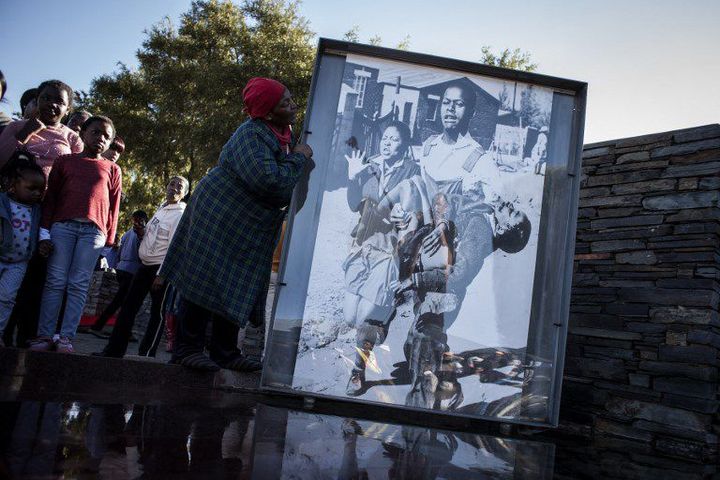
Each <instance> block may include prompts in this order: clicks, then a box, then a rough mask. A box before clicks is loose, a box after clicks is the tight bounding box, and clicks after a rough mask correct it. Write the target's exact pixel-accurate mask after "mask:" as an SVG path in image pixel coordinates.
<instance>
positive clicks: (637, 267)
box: [561, 125, 720, 462]
mask: <svg viewBox="0 0 720 480" xmlns="http://www.w3.org/2000/svg"><path fill="white" fill-rule="evenodd" d="M719 174H720V125H708V126H704V127H698V128H692V129H687V130H678V131H673V132H665V133H658V134H653V135H646V136H642V137H634V138H627V139H621V140H614V141H609V142H602V143H596V144H592V145H586V146H585V148H584V153H583V177H582V181H581V190H580V210H579V218H578V229H577V243H576V250H575V254H576V255H575V274H574V279H573V292H572V303H571V313H570V326H569V336H568V344H567V355H566V365H565V378H564V383H563V402H562V409H561V417H562V420H561V421H562V422H563V424H564V425H565V426H568V425H573V424H574V425H575V426H577V425H584V426H591V430H589V431H591V432H592V434H594V436H601V437H607V438H614V439H616V440H617V441H618V442H620V443H618V444H619V445H621V450H625V449H626V448H627V447H626V444H625V443H622V442H627V443H630V444H634V445H637V446H641V447H642V448H641V450H642V451H643V452H644V454H645V455H653V456H657V455H662V456H671V457H673V456H674V457H680V458H686V459H693V460H695V461H697V462H708V461H715V462H716V461H717V442H718V434H720V422H719V416H718V394H719V391H718V354H719V352H720V319H719V317H718V302H719V300H720V283H719V282H718V278H719V276H718V272H719V268H720V267H719V265H720V264H719V262H718V260H719V259H720V257H719V254H720V252H719V248H720V223H719V220H720V209H719V208H718V196H719V194H720V175H719Z"/></svg>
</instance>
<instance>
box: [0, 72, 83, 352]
mask: <svg viewBox="0 0 720 480" xmlns="http://www.w3.org/2000/svg"><path fill="white" fill-rule="evenodd" d="M73 95H74V94H73V91H72V89H71V88H70V87H69V86H68V85H67V84H65V83H63V82H61V81H59V80H48V81H46V82H42V83H41V84H40V85H39V87H38V88H33V89H31V90H28V91H26V92H25V93H24V94H23V98H22V99H21V106H22V105H23V104H25V106H24V107H23V115H24V118H25V119H24V120H18V121H16V122H12V123H10V124H9V125H8V126H7V127H5V130H3V132H2V134H0V168H2V166H3V165H5V163H6V162H7V160H8V159H9V158H10V157H11V156H12V154H13V153H14V152H16V151H19V150H23V151H26V152H29V153H31V154H33V155H34V156H35V160H36V162H37V164H38V165H40V167H42V169H43V172H44V173H45V179H46V180H47V178H48V175H49V174H50V171H51V170H52V166H53V163H54V162H55V159H56V158H57V157H59V156H60V155H68V154H71V153H80V152H81V151H82V149H83V144H82V140H80V137H79V136H78V134H77V133H75V132H73V131H72V130H70V129H69V128H68V127H66V126H65V125H63V124H62V123H60V121H61V120H62V119H63V118H64V117H65V115H67V113H68V110H69V109H70V108H71V107H72V100H73ZM46 270H47V259H46V258H44V257H41V256H39V255H35V256H33V257H32V258H31V259H30V262H29V263H28V268H27V272H26V273H25V279H24V280H23V283H22V286H21V287H20V290H19V292H18V294H17V302H16V304H15V309H14V310H13V314H12V316H11V317H10V323H9V325H8V328H6V330H5V336H4V340H5V343H6V344H7V345H10V344H12V343H13V336H14V335H13V334H14V330H15V328H16V327H17V338H16V339H15V341H14V343H15V344H16V345H17V346H23V347H24V346H25V345H26V343H27V342H28V341H29V340H30V339H32V338H33V337H34V336H35V334H36V333H37V322H38V315H39V313H40V301H41V296H42V289H43V285H44V284H45V275H46Z"/></svg>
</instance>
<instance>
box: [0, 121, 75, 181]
mask: <svg viewBox="0 0 720 480" xmlns="http://www.w3.org/2000/svg"><path fill="white" fill-rule="evenodd" d="M25 123H27V120H17V121H15V122H12V123H10V124H9V125H8V126H7V127H5V130H3V132H2V134H1V135H0V168H1V167H2V166H3V165H5V163H7V161H8V160H9V159H10V156H11V155H12V154H13V153H14V152H15V150H17V149H19V148H22V147H23V144H22V143H20V142H19V141H18V140H17V138H15V134H16V133H17V132H19V131H20V130H21V129H22V128H23V127H24V126H25ZM83 147H84V146H83V142H82V140H80V136H79V135H78V134H77V133H75V132H73V131H72V130H70V129H69V128H68V127H66V126H65V125H63V124H58V125H57V126H54V127H47V128H45V129H43V130H41V131H40V132H38V133H36V134H34V135H32V136H31V137H30V139H29V140H28V141H27V143H26V144H25V146H24V148H25V149H27V151H28V152H30V153H32V154H33V155H35V158H36V159H37V163H38V165H40V166H41V167H42V169H43V172H45V178H47V177H48V176H49V175H50V170H52V166H53V163H54V162H55V159H56V158H57V157H59V156H60V155H68V154H70V153H80V152H82V150H83Z"/></svg>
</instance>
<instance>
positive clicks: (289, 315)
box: [261, 38, 587, 427]
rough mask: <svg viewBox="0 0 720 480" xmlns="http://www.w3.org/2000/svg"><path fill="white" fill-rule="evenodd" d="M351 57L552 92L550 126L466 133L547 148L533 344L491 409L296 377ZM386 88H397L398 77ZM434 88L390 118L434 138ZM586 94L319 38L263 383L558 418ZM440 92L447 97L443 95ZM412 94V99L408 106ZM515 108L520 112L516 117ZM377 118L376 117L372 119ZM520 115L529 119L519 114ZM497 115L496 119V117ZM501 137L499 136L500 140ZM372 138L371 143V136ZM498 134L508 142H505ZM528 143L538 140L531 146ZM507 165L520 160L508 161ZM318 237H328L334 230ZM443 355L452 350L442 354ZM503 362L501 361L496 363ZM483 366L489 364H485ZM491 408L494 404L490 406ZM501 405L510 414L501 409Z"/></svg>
mask: <svg viewBox="0 0 720 480" xmlns="http://www.w3.org/2000/svg"><path fill="white" fill-rule="evenodd" d="M348 56H349V57H350V58H368V59H374V60H373V61H377V62H381V63H382V62H386V63H387V62H390V63H388V64H392V65H405V66H407V68H408V69H410V70H411V71H414V72H418V73H423V72H424V71H425V70H427V71H430V70H432V71H433V72H441V73H442V72H451V73H452V74H454V75H456V76H462V75H463V74H467V75H468V77H469V78H475V77H477V76H482V77H487V78H488V79H491V80H497V81H498V82H506V83H507V82H509V83H510V84H513V83H514V85H516V89H517V85H518V84H522V85H523V86H524V87H523V88H525V90H523V91H528V90H529V88H530V87H535V86H537V87H541V89H542V91H543V92H550V93H551V100H548V101H551V103H552V108H551V110H550V109H549V108H548V109H546V110H545V111H544V112H545V114H546V115H547V116H548V118H547V119H546V124H547V125H548V126H549V131H548V128H545V129H541V128H533V127H532V126H530V125H529V124H528V125H525V126H523V125H522V124H521V125H520V127H517V126H516V128H515V129H513V128H505V127H503V128H496V129H494V130H493V131H491V132H490V133H489V134H488V133H485V134H484V133H483V130H482V125H478V126H477V128H475V127H468V132H470V130H471V128H475V130H473V131H472V133H473V135H474V137H473V138H476V139H478V141H479V143H480V144H481V147H479V150H482V151H485V150H488V149H494V150H493V151H494V152H496V157H495V158H499V159H501V160H498V164H501V163H503V160H502V159H503V158H506V157H507V158H511V159H512V158H519V159H522V158H523V157H524V156H525V155H528V156H532V155H533V153H532V152H531V150H532V149H533V148H535V149H536V150H537V149H538V145H539V144H542V147H543V149H544V150H543V155H545V156H543V157H542V160H540V161H537V160H536V161H537V163H536V165H535V170H536V173H539V172H540V170H541V169H542V173H541V174H542V176H543V179H542V185H541V190H542V201H541V207H539V212H540V215H539V221H538V222H537V224H536V225H535V229H536V230H537V232H536V233H535V235H537V244H536V246H534V247H533V248H534V249H535V250H533V252H535V253H534V257H535V258H534V270H533V273H532V281H531V286H532V288H531V292H530V293H529V294H528V295H529V298H530V300H529V301H530V307H529V318H528V319H527V322H528V325H527V332H526V333H527V337H526V343H525V346H524V349H523V351H522V356H523V361H522V365H517V362H515V363H516V367H517V368H516V369H515V370H520V371H522V372H523V373H522V377H521V382H520V383H519V384H518V385H517V388H519V389H520V391H521V392H520V393H519V394H518V395H514V396H513V399H512V400H506V401H505V403H504V404H502V405H495V406H494V407H493V408H495V410H494V412H493V413H492V414H488V413H487V410H485V411H481V410H478V409H476V410H474V411H468V410H463V409H462V408H458V409H436V408H431V409H427V408H423V407H420V406H417V405H406V404H399V403H392V402H390V403H380V402H378V401H376V400H368V399H364V398H362V395H360V396H355V397H351V396H342V395H337V394H323V393H322V392H319V391H311V390H303V389H299V388H298V387H297V385H295V386H294V385H293V377H294V372H295V367H296V365H295V362H296V360H297V355H298V348H299V346H300V343H299V340H300V335H301V329H302V324H303V320H304V319H303V316H304V314H303V311H304V308H305V304H306V301H307V298H308V287H309V282H310V271H311V268H312V266H313V256H314V255H313V252H315V251H316V247H317V248H322V245H319V246H318V245H316V242H317V241H318V238H317V237H318V224H319V222H320V221H321V216H322V214H321V210H322V206H323V199H324V193H325V192H326V191H328V188H329V187H328V182H332V181H335V180H336V179H337V178H339V176H338V175H335V174H334V172H332V171H330V172H329V171H328V170H329V169H331V168H334V166H333V165H334V164H333V165H331V156H332V155H331V151H333V150H332V149H333V148H334V149H335V150H337V149H338V148H339V147H338V145H334V146H333V142H334V141H335V143H337V138H338V133H337V132H338V126H337V125H338V124H337V123H336V122H338V121H339V120H338V118H340V117H339V115H340V114H339V112H338V108H339V106H338V104H339V100H340V99H341V95H346V94H347V91H349V90H348V83H347V81H346V82H345V87H343V86H342V85H343V75H344V74H345V73H346V72H345V70H346V68H345V67H346V63H347V58H348ZM358 75H359V76H362V75H365V74H364V73H361V74H358ZM438 75H440V74H438ZM438 78H440V77H438ZM443 78H444V77H443ZM362 83H363V80H362V79H360V80H358V81H357V82H356V84H355V85H352V87H353V89H352V91H351V94H352V95H354V96H352V97H351V99H352V101H351V102H349V103H348V101H347V98H345V100H346V103H347V104H348V105H350V106H353V105H354V106H358V105H362V102H361V101H360V100H358V98H359V93H358V92H360V91H361V90H362V88H364V87H363V85H362ZM435 83H437V82H435ZM418 84H419V83H418ZM434 87H435V86H434V85H433V88H434ZM386 88H393V87H392V85H391V86H390V87H387V86H386ZM400 89H401V81H400V79H398V81H397V87H395V93H396V98H399V97H397V95H400V94H401V93H402V92H400ZM416 89H417V88H416ZM407 90H408V92H409V91H410V90H412V88H407ZM538 90H539V89H538ZM433 92H434V90H432V89H431V88H430V87H428V89H426V90H423V91H422V95H424V97H423V98H425V99H426V100H427V102H429V103H427V102H426V103H427V104H428V105H430V106H427V107H426V108H425V110H422V109H421V107H422V105H421V104H420V102H419V101H416V102H415V103H412V102H405V104H404V107H405V108H402V109H401V108H400V106H399V105H397V104H395V103H393V105H392V106H391V107H389V108H390V110H391V111H392V115H393V118H400V117H402V119H403V120H408V121H407V122H406V123H410V124H412V125H413V127H414V130H415V134H417V135H418V137H420V136H421V135H422V137H423V138H419V140H422V141H423V142H425V141H426V140H427V138H426V137H427V133H422V132H421V133H418V132H420V130H419V129H420V128H421V126H422V125H420V124H421V123H422V122H421V121H420V120H422V121H427V122H430V121H435V120H436V118H435V117H436V112H435V111H434V110H432V109H433V108H436V106H435V104H434V103H432V102H433V101H435V100H436V99H439V98H440V96H441V95H442V91H440V94H436V93H433ZM411 93H412V92H411ZM412 94H413V95H415V94H414V93H412ZM485 94H487V92H484V93H483V92H482V91H481V92H480V94H479V95H485ZM586 94H587V84H586V83H583V82H578V81H574V80H567V79H562V78H556V77H550V76H545V75H539V74H534V73H529V72H521V71H516V70H508V69H503V68H497V67H491V66H487V65H482V64H476V63H471V62H466V61H461V60H454V59H448V58H442V57H436V56H431V55H426V54H420V53H413V52H407V51H400V50H393V49H388V48H382V47H376V46H370V45H362V44H356V43H349V42H343V41H337V40H330V39H325V38H322V39H320V40H319V44H318V53H317V59H316V63H315V67H314V73H313V79H312V83H311V87H310V94H309V97H308V108H307V112H306V118H305V125H304V132H303V135H302V136H304V137H306V139H307V143H308V144H309V145H310V146H311V147H312V148H313V150H314V152H315V161H316V166H315V169H314V170H313V171H312V172H311V173H310V176H309V178H305V179H303V181H302V182H301V185H299V187H298V188H297V189H296V192H295V195H294V198H293V202H292V204H291V205H290V207H289V210H288V223H287V228H286V233H285V240H284V248H283V252H282V256H281V262H280V269H279V272H278V283H277V289H276V294H275V299H274V304H273V309H272V312H273V313H272V318H271V323H270V326H269V334H268V339H267V346H266V350H265V359H264V368H263V374H262V379H261V389H263V390H266V391H272V392H283V393H290V394H293V395H298V396H301V397H306V398H315V397H322V398H331V399H333V400H338V401H349V402H355V403H360V404H363V403H365V404H367V403H369V404H373V405H377V404H379V403H380V404H382V405H386V406H387V408H389V409H400V410H407V409H409V410H413V411H423V412H428V413H432V414H434V415H435V414H437V415H453V416H459V417H468V418H473V419H487V420H494V421H501V422H507V423H517V424H525V425H534V426H544V427H548V426H556V425H557V422H558V415H559V404H560V395H561V382H562V370H563V365H564V356H565V352H564V348H565V342H566V337H567V320H568V316H569V304H570V286H571V279H572V268H573V255H574V244H575V241H574V239H575V228H576V217H577V208H578V207H577V206H578V193H579V184H580V162H581V150H582V136H583V128H584V112H585V101H586ZM486 96H487V101H488V102H491V103H492V102H496V103H497V105H501V104H502V103H503V102H508V103H509V100H507V95H504V94H497V93H496V94H495V95H489V94H488V95H486ZM491 97H492V98H491ZM343 98H344V97H343ZM413 101H414V100H413ZM443 101H445V98H444V97H443ZM408 103H410V106H409V108H408ZM514 103H515V100H514V97H513V105H512V111H511V113H514V112H515V105H514ZM383 108H385V107H383ZM438 108H439V107H438ZM488 108H495V107H488ZM497 108H501V107H500V106H498V107H497ZM386 109H387V108H386ZM438 111H439V110H438ZM421 114H422V115H424V116H422V115H421ZM413 115H414V116H413ZM517 116H518V115H515V117H517ZM473 118H474V117H473ZM513 118H514V117H513ZM375 120H376V119H373V121H375ZM410 120H412V121H410ZM512 121H517V120H512V118H511V119H510V120H509V122H512ZM519 121H520V122H522V120H519ZM503 122H506V120H503ZM499 124H500V122H499V121H498V123H497V125H499ZM509 124H510V125H513V124H512V123H509ZM328 125H334V126H335V128H327V127H328ZM419 125H420V126H419ZM486 130H487V129H486ZM517 132H521V135H519V136H518V134H517ZM483 135H485V136H483ZM540 136H544V137H545V138H544V139H543V141H539V140H538V138H539V137H540ZM495 137H497V140H498V142H497V145H496V144H495V139H496V138H495ZM368 138H370V137H368ZM343 140H344V139H343ZM419 140H418V141H419ZM365 141H366V143H367V145H365V146H364V148H365V149H366V150H368V151H369V150H371V149H372V148H376V149H377V146H376V145H377V139H375V140H372V141H371V140H368V139H367V138H366V139H365ZM373 141H374V142H375V143H374V144H372V142H373ZM418 141H416V143H418ZM501 143H502V145H500V144H501ZM521 143H524V144H521ZM531 144H532V145H534V147H531ZM353 148H354V146H353ZM414 149H415V151H421V150H422V148H421V146H419V145H415V147H414ZM535 153H537V151H536V152H535ZM503 155H505V156H506V157H503ZM536 157H537V155H536ZM420 163H422V162H420ZM510 163H512V162H508V164H510ZM507 168H510V169H511V168H515V167H513V166H512V165H510V166H508V167H507ZM525 168H526V169H527V168H529V167H525ZM426 216H427V215H426ZM323 218H324V217H323ZM321 240H324V241H328V239H321ZM329 241H332V239H330V240H329ZM324 288H325V289H327V290H340V289H342V288H343V287H342V286H341V285H337V284H330V285H325V286H324ZM393 315H394V314H393ZM386 328H387V327H386ZM513 352H514V351H512V349H509V350H504V351H498V353H497V355H499V356H501V357H502V356H503V355H506V356H507V355H510V357H512V356H513V355H514V353H513ZM485 353H487V352H485V351H482V352H480V353H478V354H477V356H476V357H473V358H478V356H483V355H484V354H485ZM443 355H445V354H443ZM497 355H496V356H497ZM510 357H507V358H510ZM468 358H469V357H467V356H466V357H459V358H458V362H459V363H460V364H462V365H463V368H464V370H463V371H466V370H467V367H466V366H464V365H465V363H467V362H469V361H470V360H468ZM483 358H484V357H483ZM444 359H445V356H444V357H443V362H444V361H445V360H444ZM481 360H482V359H481ZM473 361H475V360H473ZM496 363H497V362H496ZM495 366H497V365H495ZM481 370H483V369H482V368H476V369H475V371H476V372H479V371H481ZM497 370H498V371H500V370H501V369H500V368H497ZM485 373H488V372H487V368H486V369H485ZM486 407H487V405H485V407H483V408H486ZM503 412H505V413H507V414H502V413H503ZM508 412H509V413H508ZM498 413H500V414H498Z"/></svg>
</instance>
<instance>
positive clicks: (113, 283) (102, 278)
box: [83, 270, 150, 336]
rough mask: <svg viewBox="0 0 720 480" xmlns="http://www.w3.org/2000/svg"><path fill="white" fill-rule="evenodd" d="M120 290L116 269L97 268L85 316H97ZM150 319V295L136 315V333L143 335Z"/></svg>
mask: <svg viewBox="0 0 720 480" xmlns="http://www.w3.org/2000/svg"><path fill="white" fill-rule="evenodd" d="M117 290H118V282H117V278H116V275H115V272H114V271H103V270H96V271H94V272H93V276H92V279H91V280H90V288H89V289H88V295H87V300H86V301H85V308H84V310H83V316H85V317H97V316H99V315H100V314H101V313H102V312H103V310H105V307H107V306H108V305H109V304H110V302H111V301H112V299H113V298H114V297H115V294H116V293H117ZM149 319H150V296H149V295H148V296H147V297H146V298H145V303H143V306H142V308H141V309H140V311H139V312H138V314H137V316H136V317H135V325H134V327H133V330H134V331H135V333H136V335H138V336H142V335H143V333H145V327H147V324H148V320H149Z"/></svg>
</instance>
